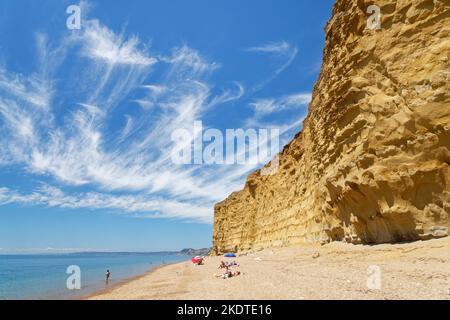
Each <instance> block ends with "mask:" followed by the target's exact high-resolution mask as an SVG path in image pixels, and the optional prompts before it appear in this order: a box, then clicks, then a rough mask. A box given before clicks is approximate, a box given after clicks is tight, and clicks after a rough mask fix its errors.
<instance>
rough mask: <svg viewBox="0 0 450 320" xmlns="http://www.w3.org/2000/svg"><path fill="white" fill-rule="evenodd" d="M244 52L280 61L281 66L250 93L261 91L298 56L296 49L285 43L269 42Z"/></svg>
mask: <svg viewBox="0 0 450 320" xmlns="http://www.w3.org/2000/svg"><path fill="white" fill-rule="evenodd" d="M246 51H248V52H256V53H260V54H266V55H270V56H273V57H275V58H277V59H280V60H281V65H280V66H279V67H278V68H277V69H276V70H275V71H274V72H273V73H272V74H271V75H270V76H269V77H267V78H266V79H264V80H263V81H261V82H260V83H258V84H257V85H256V86H254V87H253V88H252V89H251V91H252V92H256V91H259V90H261V89H262V88H263V87H265V86H266V85H267V84H269V83H270V82H271V81H273V80H274V79H275V78H277V77H278V75H280V74H281V73H282V72H283V71H284V70H286V69H287V68H288V67H289V66H290V65H291V63H292V62H293V61H294V60H295V58H296V57H297V54H298V49H297V47H295V46H293V45H292V44H290V43H288V42H286V41H280V42H269V43H266V44H264V45H261V46H256V47H250V48H247V49H246Z"/></svg>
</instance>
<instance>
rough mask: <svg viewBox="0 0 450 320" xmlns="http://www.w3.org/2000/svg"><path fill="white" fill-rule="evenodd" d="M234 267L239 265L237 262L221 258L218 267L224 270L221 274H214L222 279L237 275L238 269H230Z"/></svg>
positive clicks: (238, 273)
mask: <svg viewBox="0 0 450 320" xmlns="http://www.w3.org/2000/svg"><path fill="white" fill-rule="evenodd" d="M236 267H239V264H238V263H237V262H236V261H231V262H229V261H227V262H225V261H223V260H222V261H221V262H220V265H219V269H225V270H224V272H223V273H222V274H219V275H216V277H218V278H222V279H228V278H232V277H237V276H239V275H240V274H241V272H240V271H238V270H230V268H236Z"/></svg>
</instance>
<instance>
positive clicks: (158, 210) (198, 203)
mask: <svg viewBox="0 0 450 320" xmlns="http://www.w3.org/2000/svg"><path fill="white" fill-rule="evenodd" d="M84 28H85V29H84V30H82V31H81V32H80V33H78V34H76V35H69V36H67V38H65V39H62V41H61V42H60V43H56V44H55V43H49V41H48V38H47V37H46V36H45V35H44V34H40V35H38V36H37V37H36V41H37V48H38V55H39V57H40V66H41V67H40V69H39V70H38V72H36V73H35V74H32V75H28V76H27V75H18V74H14V73H12V72H8V70H7V69H5V68H0V148H1V150H2V153H1V154H0V166H1V165H8V164H15V165H18V166H20V167H21V168H23V169H24V170H25V171H26V172H27V173H28V174H30V175H33V176H34V178H35V179H37V180H39V181H45V183H44V186H40V187H36V188H35V189H34V190H33V191H29V192H24V191H21V190H16V189H14V188H10V187H7V186H4V187H3V188H1V185H0V205H1V204H3V205H5V204H9V203H21V204H25V205H37V204H40V205H46V206H49V207H62V208H72V209H77V208H91V209H105V210H114V211H119V212H124V213H128V214H131V215H133V216H139V217H150V218H151V217H153V218H155V217H160V218H173V219H185V220H195V221H201V222H207V223H210V222H211V221H212V215H213V205H214V203H216V202H217V201H220V200H222V199H224V198H225V197H226V196H228V194H230V193H231V192H232V191H235V190H236V189H239V188H241V187H242V186H243V183H244V182H245V176H246V174H247V173H248V172H250V171H252V170H254V169H255V168H257V167H258V166H260V164H252V163H248V164H246V165H244V166H238V165H237V166H189V165H175V164H173V163H172V162H171V160H170V156H171V154H170V153H171V150H172V147H173V142H172V141H171V134H172V132H173V131H174V130H176V129H179V128H185V129H188V130H190V131H192V130H193V128H192V126H193V124H194V121H196V120H199V119H202V118H204V117H206V116H207V115H210V114H211V113H213V112H218V113H219V114H220V112H226V111H223V109H222V108H216V107H217V106H219V105H221V104H224V103H229V102H231V101H237V100H239V99H241V98H242V97H243V96H244V93H245V90H246V89H245V88H244V86H243V85H242V84H240V83H238V82H235V83H233V84H232V85H230V86H229V87H226V88H222V89H221V90H220V89H219V90H216V91H219V93H213V92H215V90H213V89H214V88H215V86H214V85H213V84H212V83H210V81H209V80H208V75H209V74H211V73H212V72H214V71H216V70H218V68H219V67H220V64H219V63H215V62H211V61H210V60H209V59H207V58H205V57H203V56H202V55H201V54H200V53H199V52H198V51H197V50H195V49H192V48H190V47H188V46H187V45H184V46H181V47H178V48H175V49H173V51H172V52H171V53H170V54H168V55H159V56H158V57H156V56H152V55H151V54H150V53H149V49H148V47H146V46H144V45H142V43H141V41H140V40H139V38H138V37H137V36H133V37H130V38H126V37H124V36H123V35H117V34H115V33H114V32H113V31H112V30H110V29H108V28H107V27H106V26H103V25H101V24H100V22H99V21H97V20H87V21H86V22H85V23H84ZM77 46H79V47H81V48H82V50H81V53H80V56H78V58H79V59H78V60H77V59H75V60H74V61H72V60H71V61H70V63H69V64H71V65H72V64H74V66H73V68H71V69H70V68H69V70H70V71H71V72H72V73H71V74H69V75H68V78H70V77H71V76H74V75H75V77H74V78H75V79H76V85H74V83H73V82H70V81H69V82H68V83H63V84H62V87H61V84H60V85H59V86H56V84H55V83H56V81H55V77H56V76H55V73H56V71H58V68H59V67H60V66H64V65H65V64H67V63H68V62H67V61H66V58H67V54H68V52H70V49H71V48H73V47H77ZM250 51H254V52H261V53H264V54H271V55H277V56H280V57H285V58H288V57H290V58H289V59H293V58H294V57H295V55H296V48H293V47H292V46H291V45H289V44H287V43H280V44H278V45H276V44H271V45H267V46H263V47H256V48H252V49H250ZM72 58H73V57H72ZM52 61H57V63H54V64H53V63H52ZM158 64H159V67H161V72H162V76H161V80H159V81H155V80H154V79H152V78H151V77H150V75H151V70H152V67H153V66H154V65H158ZM284 65H286V66H287V65H288V64H286V63H285V64H284ZM284 68H285V67H284ZM279 70H281V71H282V68H281V69H279ZM281 71H277V72H278V73H279V72H281ZM67 92H69V93H70V94H71V95H72V96H74V97H75V98H72V99H71V100H70V99H68V100H67V101H70V102H68V103H66V100H65V99H64V98H66V96H60V95H61V94H62V93H65V94H67ZM131 97H132V98H131ZM308 99H309V96H308V95H307V94H296V95H291V96H286V97H282V98H278V99H265V100H255V101H254V102H253V103H252V105H251V106H250V107H251V108H253V110H254V113H255V115H254V117H252V118H250V119H255V120H257V121H259V120H260V118H261V117H263V116H265V115H267V114H269V113H271V112H277V111H278V110H282V109H291V108H296V107H297V106H300V105H305V104H306V101H307V100H308ZM61 101H63V102H64V103H61ZM133 101H134V102H136V103H137V104H138V105H140V106H141V108H139V106H138V105H136V104H135V103H134V104H133V103H130V102H133ZM130 108H134V109H130ZM221 110H222V111H221ZM244 120H245V119H244ZM112 123H113V124H115V125H112ZM297 123H298V120H296V121H295V122H294V124H295V125H296V124H297ZM256 124H257V125H262V123H261V122H260V123H256V122H255V125H256ZM294 124H293V123H289V122H284V123H268V122H266V123H264V126H266V127H270V126H276V127H278V128H280V129H281V132H282V133H284V132H287V131H288V130H290V129H292V128H293V127H294ZM68 186H70V187H71V188H67V187H68ZM73 187H75V188H73ZM74 189H75V190H81V191H73V190H74ZM87 189H89V190H95V191H90V192H87V191H86V190H87ZM69 190H70V191H69Z"/></svg>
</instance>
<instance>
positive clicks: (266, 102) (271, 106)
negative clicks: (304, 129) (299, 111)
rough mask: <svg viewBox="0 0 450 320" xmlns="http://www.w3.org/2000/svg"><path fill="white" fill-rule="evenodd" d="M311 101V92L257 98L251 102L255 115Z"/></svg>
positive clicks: (301, 105) (290, 107)
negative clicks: (276, 97) (274, 97)
mask: <svg viewBox="0 0 450 320" xmlns="http://www.w3.org/2000/svg"><path fill="white" fill-rule="evenodd" d="M310 102H311V93H296V94H292V95H287V96H283V97H281V98H278V99H273V98H271V99H259V100H255V101H254V102H252V103H251V106H252V107H253V109H254V111H255V115H256V116H257V117H261V116H264V115H267V114H271V113H274V112H280V111H283V110H286V109H293V108H298V107H305V106H307V105H308V104H309V103H310Z"/></svg>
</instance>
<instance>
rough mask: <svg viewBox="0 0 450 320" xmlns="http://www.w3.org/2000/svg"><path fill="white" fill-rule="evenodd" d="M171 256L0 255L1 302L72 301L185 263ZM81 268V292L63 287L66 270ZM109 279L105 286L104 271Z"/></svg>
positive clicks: (183, 259)
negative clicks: (179, 263) (22, 300)
mask: <svg viewBox="0 0 450 320" xmlns="http://www.w3.org/2000/svg"><path fill="white" fill-rule="evenodd" d="M188 259H189V257H186V256H180V255H177V254H174V253H70V254H51V255H50V254H48V255H0V299H2V300H4V299H75V298H78V297H82V296H85V295H87V294H90V293H93V292H95V291H98V290H102V289H103V288H105V287H107V286H111V285H114V284H117V283H120V282H121V281H124V280H126V279H129V278H132V277H135V276H137V275H140V274H143V273H145V272H147V271H149V270H151V269H154V268H156V267H158V266H161V265H162V264H164V263H174V262H181V261H185V260H188ZM71 265H77V266H79V267H80V269H81V290H69V289H67V287H66V282H67V278H68V277H69V276H70V275H69V274H66V270H67V267H69V266H71ZM107 269H109V270H110V272H111V279H110V281H109V284H108V285H106V284H105V272H106V270H107Z"/></svg>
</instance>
